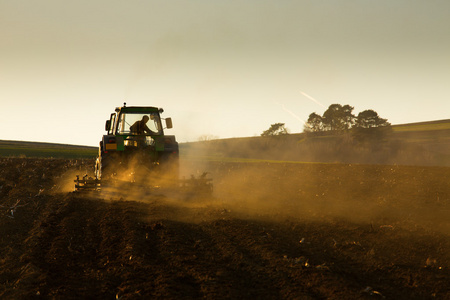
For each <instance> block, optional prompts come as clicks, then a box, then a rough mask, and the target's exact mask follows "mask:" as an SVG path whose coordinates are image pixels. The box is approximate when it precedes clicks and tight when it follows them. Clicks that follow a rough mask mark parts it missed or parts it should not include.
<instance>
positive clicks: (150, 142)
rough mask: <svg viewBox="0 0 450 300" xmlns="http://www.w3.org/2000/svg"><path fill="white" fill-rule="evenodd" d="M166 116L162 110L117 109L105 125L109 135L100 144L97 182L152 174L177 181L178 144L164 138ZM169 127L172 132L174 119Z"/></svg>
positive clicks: (96, 165)
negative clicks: (139, 172) (132, 174)
mask: <svg viewBox="0 0 450 300" xmlns="http://www.w3.org/2000/svg"><path fill="white" fill-rule="evenodd" d="M162 112H163V109H161V108H156V107H131V106H130V107H127V106H126V104H125V103H124V106H123V107H117V108H116V111H115V112H114V113H112V114H111V116H110V119H109V120H107V121H106V124H105V130H106V131H107V134H106V135H104V136H103V138H102V141H101V142H100V147H99V153H98V158H97V161H96V163H95V178H96V179H98V180H100V179H111V178H113V177H123V176H126V175H129V174H125V173H126V172H132V173H133V172H134V173H136V172H138V171H145V170H148V171H151V172H152V173H154V175H157V176H158V177H161V176H163V175H166V176H169V177H172V178H173V179H177V178H178V157H179V152H178V143H177V141H176V140H175V136H173V135H164V129H163V124H162V122H161V113H162ZM165 125H166V128H172V119H171V118H166V119H165ZM139 169H140V170H139ZM170 175H171V176H170Z"/></svg>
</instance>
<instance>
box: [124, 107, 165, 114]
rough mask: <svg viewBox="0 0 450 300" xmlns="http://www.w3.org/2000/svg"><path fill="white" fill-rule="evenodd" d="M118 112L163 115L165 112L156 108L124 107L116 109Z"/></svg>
mask: <svg viewBox="0 0 450 300" xmlns="http://www.w3.org/2000/svg"><path fill="white" fill-rule="evenodd" d="M116 112H131V113H133V112H142V113H147V112H160V113H162V112H163V110H162V109H160V108H157V107H154V106H122V107H116Z"/></svg>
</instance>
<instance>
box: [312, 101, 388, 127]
mask: <svg viewBox="0 0 450 300" xmlns="http://www.w3.org/2000/svg"><path fill="white" fill-rule="evenodd" d="M353 109H354V107H353V106H350V105H348V104H346V105H341V104H331V105H330V106H329V107H328V109H327V110H326V111H325V112H324V113H323V115H322V116H321V115H318V114H317V113H315V112H314V113H311V114H310V115H309V117H308V121H307V122H306V123H305V126H304V131H305V132H321V131H332V130H348V129H351V128H376V127H385V126H390V125H391V124H390V123H389V122H388V121H387V119H383V118H381V117H380V116H379V115H378V113H377V112H376V111H374V110H372V109H368V110H364V111H362V112H360V113H359V114H358V115H357V116H355V115H354V114H353Z"/></svg>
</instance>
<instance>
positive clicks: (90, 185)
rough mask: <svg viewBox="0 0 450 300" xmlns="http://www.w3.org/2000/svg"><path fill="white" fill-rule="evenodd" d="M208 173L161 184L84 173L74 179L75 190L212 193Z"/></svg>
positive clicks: (117, 192)
mask: <svg viewBox="0 0 450 300" xmlns="http://www.w3.org/2000/svg"><path fill="white" fill-rule="evenodd" d="M206 175H207V173H203V174H202V175H200V176H198V177H195V176H193V175H191V177H190V178H189V179H184V178H183V179H179V180H165V181H159V184H154V185H151V184H145V183H140V182H136V181H125V180H119V179H109V180H99V179H96V178H92V177H89V176H88V175H84V176H83V177H82V178H80V176H79V175H77V178H76V179H75V180H74V182H75V186H74V192H77V193H83V192H101V191H103V192H106V193H108V194H117V195H119V194H122V193H133V192H147V193H158V194H166V193H167V194H172V193H182V194H185V195H211V194H212V193H213V183H212V181H213V180H212V178H207V177H206Z"/></svg>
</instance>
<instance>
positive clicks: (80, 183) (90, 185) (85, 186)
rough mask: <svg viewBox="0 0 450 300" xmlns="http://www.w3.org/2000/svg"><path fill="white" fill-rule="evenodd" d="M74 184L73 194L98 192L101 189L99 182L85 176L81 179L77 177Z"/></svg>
mask: <svg viewBox="0 0 450 300" xmlns="http://www.w3.org/2000/svg"><path fill="white" fill-rule="evenodd" d="M74 182H75V192H83V191H85V192H87V191H98V190H100V187H101V185H100V180H98V179H96V178H92V177H89V176H87V175H85V176H83V178H82V179H80V176H79V175H77V179H75V180H74Z"/></svg>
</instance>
